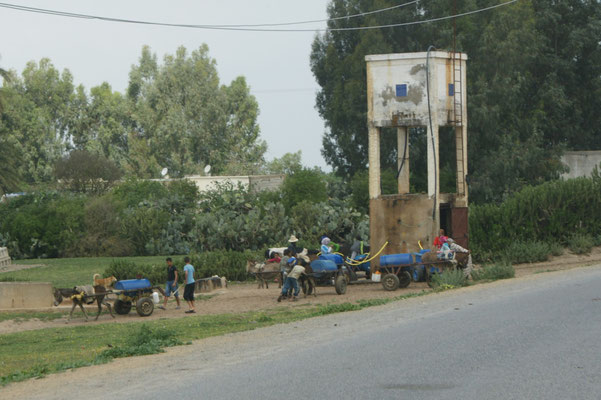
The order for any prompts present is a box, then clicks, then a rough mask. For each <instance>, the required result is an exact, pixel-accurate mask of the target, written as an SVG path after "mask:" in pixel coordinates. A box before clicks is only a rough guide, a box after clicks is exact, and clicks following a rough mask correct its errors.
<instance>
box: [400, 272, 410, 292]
mask: <svg viewBox="0 0 601 400" xmlns="http://www.w3.org/2000/svg"><path fill="white" fill-rule="evenodd" d="M398 278H399V287H400V288H406V287H407V286H409V284H410V283H411V274H410V273H409V272H408V271H401V273H400V274H399V276H398Z"/></svg>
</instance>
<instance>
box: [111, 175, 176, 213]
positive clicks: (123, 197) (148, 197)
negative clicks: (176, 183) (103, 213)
mask: <svg viewBox="0 0 601 400" xmlns="http://www.w3.org/2000/svg"><path fill="white" fill-rule="evenodd" d="M168 193H169V192H168V190H167V188H166V187H165V186H164V185H163V184H162V183H161V182H157V181H147V180H137V179H128V180H127V181H125V182H123V183H121V184H120V185H119V186H117V187H115V188H114V189H113V191H112V194H113V196H114V197H115V199H117V200H118V201H121V202H123V203H124V205H125V207H137V206H138V205H139V204H140V203H142V202H144V201H146V202H152V201H155V200H158V199H162V198H165V197H167V195H168Z"/></svg>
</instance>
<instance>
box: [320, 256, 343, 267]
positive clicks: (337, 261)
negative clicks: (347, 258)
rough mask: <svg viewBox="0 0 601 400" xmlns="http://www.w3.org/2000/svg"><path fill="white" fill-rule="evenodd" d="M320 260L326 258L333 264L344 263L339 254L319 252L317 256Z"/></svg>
mask: <svg viewBox="0 0 601 400" xmlns="http://www.w3.org/2000/svg"><path fill="white" fill-rule="evenodd" d="M319 259H320V260H324V261H325V260H328V261H332V262H334V264H337V265H342V264H344V258H342V256H341V255H340V254H321V255H320V256H319Z"/></svg>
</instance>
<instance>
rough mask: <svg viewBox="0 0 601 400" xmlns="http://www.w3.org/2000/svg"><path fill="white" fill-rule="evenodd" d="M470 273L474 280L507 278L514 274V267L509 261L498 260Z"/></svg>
mask: <svg viewBox="0 0 601 400" xmlns="http://www.w3.org/2000/svg"><path fill="white" fill-rule="evenodd" d="M471 275H472V279H473V280H474V281H482V280H490V281H494V280H497V279H509V278H513V277H514V276H515V269H514V268H513V265H511V263H509V262H500V263H495V264H489V265H485V266H484V267H482V268H481V269H478V270H474V271H472V274H471Z"/></svg>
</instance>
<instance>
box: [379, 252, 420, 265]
mask: <svg viewBox="0 0 601 400" xmlns="http://www.w3.org/2000/svg"><path fill="white" fill-rule="evenodd" d="M409 264H413V254H411V253H401V254H387V255H385V256H380V265H381V266H383V267H385V266H387V265H409Z"/></svg>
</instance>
